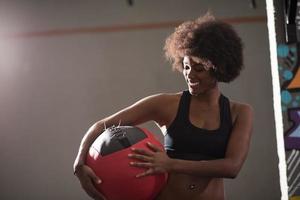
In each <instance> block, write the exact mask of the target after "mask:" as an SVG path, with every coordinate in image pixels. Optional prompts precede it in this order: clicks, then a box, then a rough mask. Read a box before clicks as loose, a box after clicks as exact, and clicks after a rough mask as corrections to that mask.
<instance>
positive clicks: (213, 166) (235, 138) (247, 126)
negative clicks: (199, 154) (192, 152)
mask: <svg viewBox="0 0 300 200" xmlns="http://www.w3.org/2000/svg"><path fill="white" fill-rule="evenodd" d="M252 115H253V111H252V108H251V107H250V106H248V105H240V106H239V109H238V115H237V118H236V121H235V123H234V126H233V130H232V133H231V136H230V139H229V143H228V146H227V151H226V155H225V158H224V159H217V160H209V161H188V160H181V159H171V158H168V157H167V156H166V154H165V153H164V152H161V151H159V149H157V148H155V147H154V146H153V145H149V147H151V149H152V150H153V152H146V151H144V150H139V149H134V150H133V152H135V153H137V154H131V155H129V156H130V157H133V158H136V159H139V160H143V161H145V162H143V163H142V162H133V163H131V165H133V166H137V167H145V168H149V169H148V170H146V171H145V172H144V173H142V174H139V175H138V177H142V176H147V175H151V174H156V173H161V172H171V173H184V174H190V175H196V176H202V177H223V178H235V177H236V176H237V174H238V173H239V171H240V169H241V167H242V165H243V163H244V161H245V159H246V156H247V153H248V150H249V144H250V138H251V133H252Z"/></svg>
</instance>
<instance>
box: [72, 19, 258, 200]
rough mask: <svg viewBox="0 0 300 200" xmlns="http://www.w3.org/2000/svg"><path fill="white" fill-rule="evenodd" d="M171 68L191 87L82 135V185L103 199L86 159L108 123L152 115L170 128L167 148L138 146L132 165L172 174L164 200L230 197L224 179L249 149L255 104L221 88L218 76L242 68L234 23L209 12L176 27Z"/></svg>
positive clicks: (169, 43) (78, 165) (168, 47)
mask: <svg viewBox="0 0 300 200" xmlns="http://www.w3.org/2000/svg"><path fill="white" fill-rule="evenodd" d="M164 49H165V52H166V56H167V58H168V59H169V60H170V61H171V62H172V65H173V69H175V70H178V71H180V72H182V74H183V76H184V78H185V80H186V82H187V85H188V90H187V91H183V92H179V93H175V94H157V95H153V96H149V97H146V98H144V99H142V100H140V101H138V102H136V103H135V104H133V105H132V106H129V107H128V108H125V109H124V110H121V111H120V112H118V113H116V114H114V115H112V116H109V117H107V118H105V119H102V120H100V121H98V122H96V123H95V124H94V125H93V126H92V127H91V128H90V129H89V130H88V132H87V133H86V135H85V136H84V138H83V139H82V142H81V145H80V149H79V152H78V155H77V158H76V160H75V163H74V172H75V174H76V175H77V177H78V178H79V180H80V183H81V185H82V187H83V188H84V189H85V191H86V192H87V193H88V194H89V195H90V196H91V197H93V198H95V199H105V197H104V196H103V195H102V194H100V193H99V192H98V191H97V190H96V189H95V187H94V184H101V180H100V178H101V177H97V176H96V175H95V174H94V173H93V171H92V170H91V169H90V168H89V167H88V166H86V165H85V164H84V160H85V156H86V153H87V152H88V149H89V147H90V145H91V144H92V142H93V141H94V140H95V138H97V136H98V135H99V134H100V133H101V132H102V130H103V128H104V124H105V125H106V126H111V125H115V124H118V123H119V121H122V125H133V126H134V125H138V124H141V123H144V122H147V121H150V120H153V121H155V122H156V124H157V125H158V126H159V127H160V128H161V129H162V130H163V132H164V133H165V141H164V144H165V150H166V152H165V151H161V150H160V149H159V148H158V147H156V146H154V145H153V144H148V145H149V147H150V149H151V151H150V150H149V151H146V150H141V149H133V150H132V153H131V154H129V155H128V156H129V157H131V158H134V159H135V160H136V161H135V162H132V163H130V164H131V165H132V166H133V167H142V168H145V171H144V172H143V173H142V174H138V175H137V178H140V177H143V176H148V175H152V174H157V173H164V172H168V173H169V179H168V183H167V185H166V186H165V188H164V189H163V190H162V191H161V193H160V194H159V196H158V197H157V199H160V200H169V199H170V200H171V199H172V200H176V199H178V200H182V199H189V200H202V199H205V200H207V199H209V200H222V199H225V195H224V183H223V178H235V177H236V176H237V174H238V173H239V171H240V169H241V167H242V165H243V163H244V161H245V159H246V156H247V153H248V149H249V144H250V137H251V132H252V108H251V107H250V106H249V105H247V104H243V103H238V102H234V101H231V100H229V99H228V98H227V97H225V96H224V95H222V94H221V92H220V90H219V88H218V82H227V83H228V82H230V81H232V80H234V79H235V78H236V77H237V76H238V75H239V73H240V71H241V69H242V66H243V55H242V42H241V39H240V38H239V36H238V35H237V33H236V32H235V31H234V30H233V28H232V27H231V26H230V25H229V24H227V23H224V22H222V21H219V20H216V19H215V18H214V17H213V16H212V15H210V14H206V15H205V16H203V17H200V18H198V19H196V20H194V21H187V22H185V23H183V24H181V25H180V26H179V27H177V28H176V30H175V32H174V33H173V34H172V35H170V36H169V37H168V38H167V40H166V44H165V48H164Z"/></svg>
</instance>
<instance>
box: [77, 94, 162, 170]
mask: <svg viewBox="0 0 300 200" xmlns="http://www.w3.org/2000/svg"><path fill="white" fill-rule="evenodd" d="M163 99H164V95H163V94H158V95H152V96H149V97H146V98H144V99H142V100H140V101H138V102H136V103H135V104H133V105H131V106H129V107H127V108H125V109H123V110H121V111H119V112H117V113H115V114H113V115H111V116H109V117H107V118H104V119H102V120H100V121H98V122H96V123H95V124H94V125H92V126H91V127H90V128H89V129H88V131H87V132H86V134H85V135H84V137H83V138H82V141H81V143H80V146H79V150H78V154H77V157H76V159H75V162H74V166H73V169H74V173H76V171H77V169H78V168H80V167H81V166H82V165H84V163H85V159H86V154H87V152H88V150H89V148H90V146H91V144H92V143H93V142H94V140H95V139H96V138H97V137H98V136H99V135H100V134H101V133H102V132H103V131H104V128H105V127H110V126H112V125H118V124H119V123H121V124H122V125H131V126H134V125H138V124H141V123H144V122H147V121H151V120H154V121H156V119H158V118H159V110H160V108H159V106H160V105H161V104H162V103H161V102H162V100H163Z"/></svg>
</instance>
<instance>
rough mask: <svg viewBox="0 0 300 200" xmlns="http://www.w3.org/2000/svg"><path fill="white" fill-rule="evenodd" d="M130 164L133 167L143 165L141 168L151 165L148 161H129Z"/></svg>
mask: <svg viewBox="0 0 300 200" xmlns="http://www.w3.org/2000/svg"><path fill="white" fill-rule="evenodd" d="M129 164H130V165H131V166H134V167H143V168H151V167H153V164H152V163H148V162H130V163H129Z"/></svg>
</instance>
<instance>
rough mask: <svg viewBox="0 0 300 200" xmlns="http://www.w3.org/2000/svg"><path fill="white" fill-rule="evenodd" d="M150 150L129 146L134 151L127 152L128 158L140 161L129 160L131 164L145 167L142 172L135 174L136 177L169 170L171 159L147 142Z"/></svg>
mask: <svg viewBox="0 0 300 200" xmlns="http://www.w3.org/2000/svg"><path fill="white" fill-rule="evenodd" d="M147 145H148V147H149V148H150V150H151V151H149V150H145V149H136V148H131V150H132V151H133V152H134V153H132V154H128V157H129V158H134V159H137V160H139V161H142V162H130V165H131V166H135V167H141V168H147V170H146V171H145V172H143V173H140V174H138V175H136V177H137V178H140V177H144V176H149V175H153V174H160V173H166V172H168V171H169V168H170V163H171V159H170V158H169V157H168V156H167V154H166V153H165V152H164V151H163V150H161V149H160V148H159V147H158V146H156V145H154V144H151V143H149V142H147Z"/></svg>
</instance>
